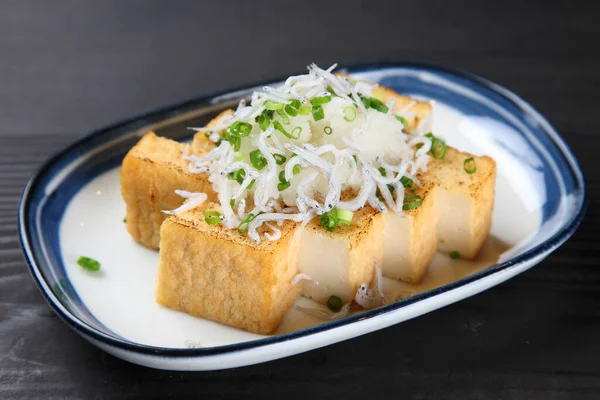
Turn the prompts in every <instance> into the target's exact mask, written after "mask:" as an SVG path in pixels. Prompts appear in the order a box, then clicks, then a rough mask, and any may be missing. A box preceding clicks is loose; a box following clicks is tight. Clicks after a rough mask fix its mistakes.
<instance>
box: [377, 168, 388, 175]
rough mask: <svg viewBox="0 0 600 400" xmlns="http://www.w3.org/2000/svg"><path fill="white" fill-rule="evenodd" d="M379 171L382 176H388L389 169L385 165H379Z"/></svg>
mask: <svg viewBox="0 0 600 400" xmlns="http://www.w3.org/2000/svg"><path fill="white" fill-rule="evenodd" d="M379 173H380V174H381V176H387V171H386V170H385V168H383V167H379Z"/></svg>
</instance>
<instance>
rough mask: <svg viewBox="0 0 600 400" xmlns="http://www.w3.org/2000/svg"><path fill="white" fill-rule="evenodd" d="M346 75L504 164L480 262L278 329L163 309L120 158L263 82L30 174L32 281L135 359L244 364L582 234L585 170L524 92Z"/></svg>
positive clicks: (178, 132) (199, 120) (458, 79)
mask: <svg viewBox="0 0 600 400" xmlns="http://www.w3.org/2000/svg"><path fill="white" fill-rule="evenodd" d="M345 71H346V72H348V73H351V74H353V75H355V76H357V77H358V78H360V79H365V80H368V81H372V82H378V83H380V84H382V85H384V86H387V87H390V88H392V89H395V90H396V91H398V92H400V93H403V94H407V95H410V96H414V97H418V98H422V99H431V100H435V101H436V106H435V110H434V117H433V127H434V129H433V130H434V132H435V134H436V135H438V136H441V137H443V138H445V139H446V140H447V142H448V143H449V144H450V145H452V146H453V147H457V148H459V149H461V150H465V151H469V152H472V153H475V154H479V155H484V154H485V155H490V156H491V157H493V158H494V159H495V160H496V162H497V165H498V181H497V186H496V207H495V210H494V216H493V223H492V233H491V238H490V239H489V240H488V242H487V243H486V245H485V248H484V251H483V253H482V256H481V257H480V259H479V260H478V262H476V263H468V262H449V260H448V259H447V257H445V256H442V255H438V256H437V257H436V260H435V262H434V265H433V267H432V268H431V269H430V273H429V275H428V276H427V277H426V279H425V281H424V282H423V283H422V284H421V285H419V286H416V287H409V286H406V285H402V284H400V283H394V282H391V281H386V285H387V289H388V290H397V291H399V292H405V293H408V295H405V296H402V297H405V298H404V299H403V300H398V301H396V302H395V303H392V304H389V305H386V306H383V307H380V308H377V309H373V310H369V311H366V312H363V313H360V314H357V315H351V316H348V317H346V318H344V319H341V320H337V321H332V322H324V321H318V320H316V319H314V317H311V316H308V315H306V314H302V313H301V312H300V311H298V310H296V309H294V310H292V311H291V312H290V313H289V314H288V315H287V316H286V318H285V320H284V322H283V323H282V326H281V327H280V329H279V331H277V332H276V333H275V334H274V335H272V336H261V335H255V334H251V333H248V332H244V331H240V330H237V329H233V328H229V327H225V326H222V325H219V324H217V323H214V322H211V321H206V320H203V319H199V318H193V317H191V316H188V315H186V314H183V313H180V312H176V311H172V310H169V309H166V308H163V307H160V306H158V305H157V304H156V303H155V301H154V285H155V277H156V270H157V261H158V254H157V253H156V252H153V251H150V250H147V249H145V248H142V247H141V246H139V245H137V244H136V243H135V242H133V240H132V239H131V238H130V237H129V236H128V234H127V233H126V231H125V227H124V224H123V222H122V220H123V216H124V204H123V201H122V199H121V196H120V184H119V165H120V163H121V160H122V159H123V157H124V155H125V154H126V153H127V151H128V150H129V149H130V148H131V147H132V146H133V145H134V144H135V143H136V141H137V140H139V138H140V137H141V135H143V134H144V133H145V132H147V131H148V130H150V129H152V130H154V131H156V132H157V133H158V134H159V135H161V136H167V137H170V138H173V139H176V140H188V139H189V138H190V131H189V130H187V129H186V127H188V126H201V125H204V124H205V123H207V122H208V121H209V120H210V119H212V118H213V117H214V116H215V115H216V114H217V113H218V112H220V111H221V110H223V109H226V108H230V107H232V106H233V105H235V104H236V103H237V101H239V99H240V98H242V97H246V96H248V95H249V94H250V93H251V92H252V90H253V89H254V88H256V87H257V86H251V87H247V88H243V89H239V90H235V91H230V92H226V93H222V94H219V95H211V96H205V97H202V98H200V99H197V100H191V101H187V102H184V103H181V104H177V105H175V106H172V107H169V108H165V109H163V110H159V111H157V112H153V113H150V114H147V115H143V116H139V117H135V118H133V119H131V120H128V121H125V122H123V123H119V124H116V125H114V126H111V127H108V128H106V129H102V130H100V131H97V132H93V133H92V134H90V135H88V136H86V137H84V138H83V139H81V140H79V141H77V142H75V143H74V144H72V145H71V146H69V147H68V148H67V149H65V150H64V151H62V152H60V153H59V154H57V155H56V156H54V157H53V158H52V159H51V160H49V161H48V162H47V163H46V164H45V165H44V166H43V167H42V168H41V169H40V171H39V172H38V173H37V174H36V175H35V176H34V177H33V178H32V179H31V181H30V182H29V184H28V185H27V187H26V188H25V191H24V193H23V197H22V200H21V206H20V211H19V228H20V235H21V241H22V245H23V249H24V253H25V256H26V258H27V261H28V263H29V267H30V268H31V272H32V275H33V277H34V279H35V281H36V283H37V285H38V286H39V288H40V290H41V291H42V293H43V294H44V296H45V298H46V300H47V301H48V303H49V304H50V306H51V307H52V308H53V309H54V311H55V312H56V313H57V314H58V315H59V316H60V317H61V318H62V319H63V320H64V321H65V322H66V323H67V324H68V325H69V326H70V327H71V328H73V329H74V330H75V331H76V332H77V333H79V334H80V335H81V336H83V337H84V338H85V339H87V340H88V341H90V342H91V343H92V344H94V345H96V346H98V347H100V348H101V349H103V350H105V351H107V352H109V353H111V354H113V355H115V356H117V357H121V358H123V359H126V360H129V361H131V362H134V363H138V364H142V365H146V366H150V367H154V368H162V369H173V370H210V369H221V368H229V367H237V366H243V365H250V364H255V363H259V362H263V361H268V360H273V359H277V358H281V357H286V356H289V355H293V354H297V353H301V352H304V351H307V350H311V349H315V348H318V347H322V346H326V345H329V344H332V343H335V342H339V341H342V340H346V339H350V338H353V337H356V336H359V335H363V334H365V333H368V332H372V331H374V330H377V329H381V328H385V327H387V326H390V325H392V324H396V323H399V322H402V321H405V320H408V319H410V318H414V317H416V316H419V315H422V314H424V313H427V312H430V311H433V310H435V309H438V308H440V307H443V306H445V305H448V304H451V303H453V302H456V301H458V300H461V299H463V298H465V297H469V296H472V295H474V294H476V293H479V292H481V291H483V290H486V289H488V288H490V287H492V286H494V285H497V284H499V283H501V282H503V281H505V280H507V279H509V278H511V277H513V276H515V275H517V274H519V273H521V272H523V271H525V270H527V269H528V268H531V267H532V266H533V265H535V264H537V263H539V262H540V261H541V260H542V259H543V258H544V257H546V256H547V255H548V254H549V253H550V252H552V251H553V250H554V249H556V248H557V247H558V246H559V245H561V244H562V243H563V242H564V241H565V240H567V238H568V237H569V236H571V235H572V234H573V232H574V231H575V229H576V228H577V226H578V225H579V223H580V221H581V219H582V217H583V213H584V208H585V187H584V180H583V176H582V173H581V170H580V168H579V166H578V164H577V161H576V160H575V158H574V157H573V155H572V154H571V151H570V150H569V149H568V147H567V146H566V144H565V143H564V142H563V140H562V139H561V138H560V137H559V135H558V134H557V132H556V131H555V130H554V129H553V128H552V127H551V126H550V124H549V123H548V122H547V121H546V120H545V119H544V118H543V117H542V116H541V115H540V114H538V113H537V112H536V111H535V110H534V109H533V108H532V107H531V106H529V105H528V104H527V103H525V102H524V101H523V100H521V99H520V98H519V97H517V96H516V95H514V94H513V93H511V92H509V91H507V90H506V89H503V88H501V87H499V86H498V85H496V84H493V83H491V82H489V81H487V80H484V79H482V78H479V77H476V76H474V75H471V74H468V73H464V72H458V71H453V70H448V69H443V68H439V67H434V66H429V65H417V64H396V65H370V66H363V67H355V68H347V69H345ZM268 84H277V82H270V83H268ZM260 86H262V85H260ZM80 255H87V256H91V257H94V258H96V259H99V260H101V261H102V270H101V273H99V274H90V273H87V272H85V271H84V270H83V269H81V268H80V267H78V266H77V264H76V260H77V257H78V256H80ZM299 301H300V302H302V301H308V300H306V299H300V300H299Z"/></svg>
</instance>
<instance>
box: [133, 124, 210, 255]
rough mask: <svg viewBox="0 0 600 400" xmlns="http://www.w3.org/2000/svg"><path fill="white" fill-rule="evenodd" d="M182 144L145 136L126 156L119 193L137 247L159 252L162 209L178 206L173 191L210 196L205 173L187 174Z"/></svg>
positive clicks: (148, 135) (177, 198) (149, 134)
mask: <svg viewBox="0 0 600 400" xmlns="http://www.w3.org/2000/svg"><path fill="white" fill-rule="evenodd" d="M185 146H186V145H184V144H182V143H179V142H176V141H174V140H170V139H166V138H161V137H158V136H156V135H155V134H154V133H153V132H149V133H147V134H146V135H145V136H144V137H143V138H142V139H141V140H140V141H139V142H138V143H137V144H136V145H135V146H134V147H133V148H132V149H131V150H130V151H129V153H127V155H126V156H125V159H124V160H123V165H122V167H121V194H122V196H123V199H124V200H125V204H126V209H127V210H126V221H127V231H128V232H129V233H130V235H131V236H132V237H133V239H135V240H136V241H137V242H139V243H140V244H142V245H144V246H146V247H149V248H151V249H158V245H159V233H160V225H161V224H162V223H163V221H164V220H165V218H166V217H167V215H166V214H164V213H163V212H162V210H173V209H175V208H177V207H179V206H180V205H181V204H182V203H183V201H184V199H183V198H182V197H180V196H178V195H177V194H176V193H175V190H177V189H179V190H187V191H190V192H206V193H207V194H209V195H211V194H213V191H212V189H211V185H210V183H209V182H208V178H207V176H206V174H191V173H189V172H188V167H187V161H185V160H184V159H183V158H182V154H183V152H184V151H185Z"/></svg>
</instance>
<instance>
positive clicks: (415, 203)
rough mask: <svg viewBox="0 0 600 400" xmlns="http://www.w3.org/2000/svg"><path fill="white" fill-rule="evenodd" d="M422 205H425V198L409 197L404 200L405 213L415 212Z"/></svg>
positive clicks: (414, 195) (415, 195) (416, 195)
mask: <svg viewBox="0 0 600 400" xmlns="http://www.w3.org/2000/svg"><path fill="white" fill-rule="evenodd" d="M422 203H423V197H421V196H419V195H418V194H413V195H412V196H408V197H407V198H405V199H404V204H403V205H402V209H403V210H405V211H407V210H413V209H415V208H417V207H419V206H420V205H421V204H422Z"/></svg>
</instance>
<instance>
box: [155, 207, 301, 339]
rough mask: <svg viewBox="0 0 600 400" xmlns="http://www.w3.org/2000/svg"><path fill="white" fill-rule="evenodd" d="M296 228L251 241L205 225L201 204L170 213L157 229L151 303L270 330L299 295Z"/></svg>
mask: <svg viewBox="0 0 600 400" xmlns="http://www.w3.org/2000/svg"><path fill="white" fill-rule="evenodd" d="M207 209H218V208H217V207H216V206H214V205H208V206H207ZM297 226H298V225H297V224H295V223H286V224H284V225H283V226H282V227H281V228H280V229H281V239H280V240H278V241H274V242H272V241H269V240H263V241H261V242H260V243H259V244H256V243H254V242H253V241H252V240H250V239H249V238H248V237H247V236H246V235H241V234H240V233H238V231H237V230H236V229H233V230H229V229H227V228H225V227H224V226H223V225H221V224H219V225H209V224H207V223H206V222H205V221H204V211H203V210H202V209H201V208H195V209H193V210H190V211H187V212H184V213H182V214H179V215H177V216H172V217H169V218H168V219H167V220H166V221H165V222H164V223H163V225H162V228H161V235H160V237H161V240H160V249H161V251H160V264H159V267H158V284H157V289H156V301H157V302H158V303H159V304H162V305H164V306H166V307H169V308H172V309H174V310H179V311H183V312H186V313H188V314H191V315H193V316H197V317H202V318H208V319H211V320H213V321H217V322H220V323H222V324H226V325H229V326H233V327H237V328H241V329H246V330H248V331H250V332H254V333H260V334H269V333H272V332H273V331H274V330H275V329H276V328H277V326H278V325H279V323H280V322H281V319H282V318H283V315H284V314H285V313H286V312H287V310H288V309H289V308H290V307H291V306H292V305H293V303H294V301H295V300H296V299H297V298H298V297H299V296H300V294H301V286H300V285H292V283H291V281H292V279H293V277H294V276H295V275H296V273H297V271H296V265H297V261H298V247H299V241H298V240H293V239H294V236H295V235H294V232H295V231H296V228H297Z"/></svg>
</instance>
